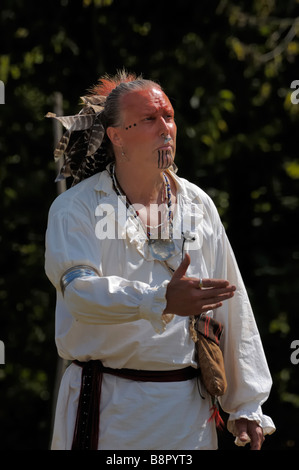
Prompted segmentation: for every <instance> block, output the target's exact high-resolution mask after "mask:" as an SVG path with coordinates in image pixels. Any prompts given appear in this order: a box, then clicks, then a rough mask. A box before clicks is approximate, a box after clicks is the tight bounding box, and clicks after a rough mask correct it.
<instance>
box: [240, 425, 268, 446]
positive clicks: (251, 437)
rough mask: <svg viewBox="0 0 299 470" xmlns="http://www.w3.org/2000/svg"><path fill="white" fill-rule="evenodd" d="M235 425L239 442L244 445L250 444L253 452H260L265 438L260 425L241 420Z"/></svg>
mask: <svg viewBox="0 0 299 470" xmlns="http://www.w3.org/2000/svg"><path fill="white" fill-rule="evenodd" d="M235 424H236V428H237V435H238V438H239V440H240V441H241V442H242V443H244V444H246V443H247V442H250V449H251V450H260V449H261V447H262V444H263V442H264V440H265V438H264V434H263V430H262V428H261V427H260V426H259V425H258V423H257V422H256V421H249V420H247V419H245V418H241V419H238V420H237V421H236V423H235Z"/></svg>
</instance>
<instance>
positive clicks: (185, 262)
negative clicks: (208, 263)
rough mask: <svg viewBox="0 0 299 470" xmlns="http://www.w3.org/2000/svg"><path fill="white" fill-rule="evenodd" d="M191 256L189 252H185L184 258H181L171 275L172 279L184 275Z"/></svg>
mask: <svg viewBox="0 0 299 470" xmlns="http://www.w3.org/2000/svg"><path fill="white" fill-rule="evenodd" d="M190 261H191V258H190V255H189V253H186V254H185V257H184V259H183V260H182V262H181V264H180V265H179V267H178V268H177V269H176V270H175V272H174V273H173V275H172V279H180V278H182V277H184V276H185V274H186V271H187V269H188V266H189V264H190Z"/></svg>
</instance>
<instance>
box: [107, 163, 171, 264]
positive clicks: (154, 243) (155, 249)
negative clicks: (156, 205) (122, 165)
mask: <svg viewBox="0 0 299 470" xmlns="http://www.w3.org/2000/svg"><path fill="white" fill-rule="evenodd" d="M110 176H111V178H112V182H113V187H114V190H115V192H116V194H118V195H119V196H125V198H126V207H127V208H128V209H129V210H130V211H131V213H133V216H134V218H135V219H138V221H139V223H140V225H141V226H142V228H143V230H144V232H145V234H146V236H147V243H148V247H149V251H150V253H151V255H152V257H153V258H154V259H157V260H159V261H165V260H167V259H168V258H170V257H171V256H173V254H174V252H175V245H174V242H173V222H172V219H173V211H172V202H171V196H172V194H171V188H170V184H169V180H168V177H167V175H166V174H165V173H163V179H164V196H163V200H162V202H164V203H166V205H167V222H168V230H167V233H165V235H167V237H163V238H162V237H153V236H152V235H153V233H151V232H150V231H149V230H148V229H157V228H160V227H161V230H162V228H163V226H164V224H163V222H161V224H158V225H157V226H156V227H152V226H149V225H144V224H143V222H142V220H141V218H140V217H139V213H138V211H136V210H135V208H134V206H133V205H132V204H131V202H130V201H129V199H128V198H127V196H126V194H125V192H124V191H123V190H122V188H121V186H120V184H119V183H118V181H117V178H116V174H115V165H112V166H111V170H110Z"/></svg>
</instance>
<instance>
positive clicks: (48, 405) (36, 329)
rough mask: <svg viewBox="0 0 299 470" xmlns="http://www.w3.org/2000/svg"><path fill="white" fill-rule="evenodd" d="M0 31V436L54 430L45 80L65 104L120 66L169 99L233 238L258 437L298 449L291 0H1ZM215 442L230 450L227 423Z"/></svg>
mask: <svg viewBox="0 0 299 470" xmlns="http://www.w3.org/2000/svg"><path fill="white" fill-rule="evenodd" d="M0 37H1V41H0V80H2V81H3V82H4V84H5V104H4V105H0V128H1V135H0V155H1V159H0V182H1V186H0V193H1V197H0V204H1V222H0V223H1V231H0V239H1V271H0V299H1V322H0V340H2V341H3V342H4V344H5V356H6V360H5V365H2V366H1V367H0V403H1V405H0V448H1V449H10V450H11V449H16V450H22V449H29V450H30V449H48V448H49V442H50V436H51V425H52V410H53V404H54V403H53V401H54V400H55V394H54V387H55V376H56V366H57V355H56V349H55V343H54V309H55V292H54V290H53V288H52V286H51V285H50V283H49V281H48V280H47V279H46V277H45V274H44V234H45V230H46V223H47V214H48V209H49V206H50V204H51V203H52V201H53V199H54V198H55V197H56V195H57V187H56V185H55V183H54V179H55V176H56V173H55V166H54V161H53V147H54V137H53V128H52V121H50V120H47V119H45V118H44V116H45V114H46V113H47V112H48V111H53V109H54V101H53V96H54V92H60V93H61V94H62V96H63V113H64V114H72V113H76V112H78V110H79V109H80V108H79V97H80V96H82V95H83V94H84V93H85V91H86V90H87V89H88V88H89V87H90V86H92V85H94V84H95V83H96V82H97V80H98V77H99V76H100V75H102V74H104V73H106V72H107V73H111V74H114V73H115V71H116V70H117V69H120V68H122V67H126V68H127V69H128V70H130V71H135V72H136V73H142V74H143V75H144V77H146V78H152V79H154V80H158V81H159V82H160V83H161V84H162V86H163V87H164V89H165V91H166V93H167V94H168V96H169V97H170V98H171V100H172V102H173V105H174V108H175V110H176V120H177V125H178V144H177V164H178V167H179V174H180V175H181V176H184V177H186V178H188V179H190V180H191V181H193V182H194V183H196V184H198V185H199V186H201V187H202V188H203V189H204V190H205V191H206V192H208V194H210V195H211V197H212V198H213V200H214V201H215V203H216V205H217V207H218V210H219V212H220V215H221V217H222V220H223V222H224V224H225V227H226V229H227V232H228V235H229V238H230V240H231V243H232V245H233V248H234V251H235V254H236V257H237V259H238V262H239V266H240V269H241V272H242V274H243V277H244V281H245V283H246V286H247V288H248V291H249V294H250V298H251V301H252V305H253V308H254V311H255V315H256V319H257V323H258V326H259V329H260V332H261V335H262V339H263V343H264V348H265V352H266V356H267V359H268V362H269V366H270V369H271V372H272V376H273V381H274V384H273V388H272V393H271V396H270V398H269V400H268V401H267V402H266V404H265V405H264V412H265V413H266V414H268V415H270V416H271V417H272V418H273V420H274V422H275V424H276V425H277V431H276V433H275V434H273V435H272V436H271V437H269V438H268V439H266V442H265V444H264V449H266V450H274V449H275V450H292V449H297V450H298V448H299V438H298V429H297V427H296V426H297V423H298V415H299V383H298V372H299V364H298V365H296V364H293V363H292V362H291V359H290V357H291V353H292V352H293V350H292V349H291V343H292V341H294V340H297V339H298V326H299V319H298V304H297V301H298V299H297V298H298V274H299V269H298V260H299V243H298V240H299V238H298V225H297V226H296V218H297V214H298V206H299V192H298V189H299V157H298V154H297V148H298V117H299V105H296V100H295V101H294V100H292V93H293V97H296V90H294V89H292V88H291V83H292V82H293V81H294V80H299V71H298V64H297V61H298V54H299V1H298V0H285V1H284V2H278V0H253V1H251V2H249V1H246V0H241V1H240V0H238V1H237V0H234V1H233V0H217V1H214V2H213V1H205V0H203V1H198V2H196V1H190V0H177V1H164V2H162V1H157V0H151V1H149V0H142V1H137V0H73V1H70V0H52V1H48V2H45V1H42V2H41V1H34V0H27V1H26V2H25V0H2V2H1V11H0ZM298 97H299V94H298ZM292 101H294V102H292ZM298 356H299V355H298ZM298 356H297V357H298ZM220 448H223V449H236V450H238V448H236V447H235V446H234V444H233V438H232V436H231V435H229V434H228V433H227V432H226V431H225V432H223V433H222V434H221V435H220Z"/></svg>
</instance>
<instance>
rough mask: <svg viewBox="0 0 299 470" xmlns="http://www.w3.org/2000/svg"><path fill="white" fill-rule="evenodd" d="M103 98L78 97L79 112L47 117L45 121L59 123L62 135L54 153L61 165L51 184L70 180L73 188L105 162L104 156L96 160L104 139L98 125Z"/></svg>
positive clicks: (103, 130) (102, 108)
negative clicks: (64, 129)
mask: <svg viewBox="0 0 299 470" xmlns="http://www.w3.org/2000/svg"><path fill="white" fill-rule="evenodd" d="M105 99H106V97H105V96H100V95H97V96H95V95H93V96H83V97H81V100H82V104H83V108H82V109H81V111H80V112H79V113H78V114H75V115H72V116H57V115H56V114H54V113H51V112H49V113H47V114H46V116H45V117H47V118H53V119H56V120H58V121H59V122H61V124H62V125H63V126H64V127H65V128H66V132H65V133H64V134H63V136H62V137H61V139H60V141H59V142H58V144H57V146H56V148H55V150H54V159H55V161H56V162H57V161H58V160H59V159H60V158H62V157H64V162H63V165H62V167H61V170H60V172H59V174H58V175H57V178H56V180H55V181H60V180H62V179H65V178H68V177H70V176H72V177H73V178H74V180H73V184H72V185H75V184H77V183H78V182H80V181H82V180H83V179H85V178H87V177H89V176H92V175H93V174H95V173H96V172H98V171H99V168H100V167H102V166H103V164H104V163H105V161H103V158H104V157H105V152H102V155H101V157H100V154H99V150H100V147H101V145H102V143H103V139H104V137H105V128H104V126H103V124H102V120H101V118H102V113H103V110H104V106H103V105H104V103H105Z"/></svg>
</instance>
